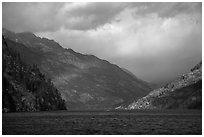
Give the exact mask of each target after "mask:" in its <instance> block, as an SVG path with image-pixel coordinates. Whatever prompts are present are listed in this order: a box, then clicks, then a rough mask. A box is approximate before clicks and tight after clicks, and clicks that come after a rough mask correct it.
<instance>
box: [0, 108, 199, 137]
mask: <svg viewBox="0 0 204 137" xmlns="http://www.w3.org/2000/svg"><path fill="white" fill-rule="evenodd" d="M2 122H3V128H2V134H3V135H57V134H58V135H123V134H126V135H185V134H188V135H201V134H202V111H201V110H183V111H179V110H171V111H170V110H167V111H165V110H162V111H120V112H117V111H114V112H111V111H110V112H105V111H88V112H87V111H80V112H77V111H72V112H68V111H56V112H36V113H4V114H3V121H2Z"/></svg>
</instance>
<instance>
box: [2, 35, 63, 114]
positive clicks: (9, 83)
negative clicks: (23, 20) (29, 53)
mask: <svg viewBox="0 0 204 137" xmlns="http://www.w3.org/2000/svg"><path fill="white" fill-rule="evenodd" d="M2 87H3V90H2V105H3V106H2V109H3V112H21V111H44V110H59V109H65V103H64V100H62V98H61V95H60V92H59V91H58V90H57V89H56V88H55V87H54V85H53V83H52V82H51V80H50V79H46V78H45V75H44V74H42V73H41V72H40V70H39V69H38V67H37V65H32V66H30V65H28V64H26V63H25V62H24V61H22V59H21V55H20V54H19V53H18V52H16V51H14V50H13V49H12V48H10V47H9V45H8V44H7V43H6V41H5V40H4V37H3V38H2Z"/></svg>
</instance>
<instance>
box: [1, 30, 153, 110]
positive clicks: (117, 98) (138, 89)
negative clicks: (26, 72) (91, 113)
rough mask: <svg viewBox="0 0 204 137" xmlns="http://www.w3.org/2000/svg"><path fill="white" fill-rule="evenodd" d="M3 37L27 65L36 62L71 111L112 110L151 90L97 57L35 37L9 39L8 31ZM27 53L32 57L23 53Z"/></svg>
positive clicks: (11, 37) (10, 37)
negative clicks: (19, 53)
mask: <svg viewBox="0 0 204 137" xmlns="http://www.w3.org/2000/svg"><path fill="white" fill-rule="evenodd" d="M3 34H4V35H5V36H6V40H7V41H8V43H10V44H11V45H13V48H15V49H16V50H18V51H19V52H21V53H22V55H23V56H24V58H26V59H27V61H28V62H35V63H36V64H37V65H38V66H39V68H40V70H41V71H42V72H43V73H45V74H46V76H47V77H50V78H51V79H52V81H53V83H54V85H55V86H56V87H57V88H58V89H59V91H60V92H61V94H62V98H63V99H65V100H66V105H67V108H69V109H107V108H113V106H115V105H116V104H118V103H123V102H126V101H128V100H130V99H132V98H135V97H142V96H144V95H146V94H148V92H149V91H150V90H152V88H151V87H150V86H149V84H147V83H146V82H143V81H142V80H139V79H136V78H135V77H133V76H131V75H130V74H128V73H127V72H125V71H123V70H122V69H121V68H120V67H119V66H117V65H115V64H111V63H109V62H108V61H106V60H101V59H99V58H98V57H96V56H94V55H83V54H81V53H77V52H75V51H74V50H72V49H64V48H62V47H61V46H60V45H59V44H58V43H57V42H55V41H53V40H49V39H45V38H40V37H37V38H36V37H35V36H34V35H32V36H31V37H28V38H27V37H23V36H22V33H21V35H18V33H11V34H12V35H11V36H10V33H6V31H5V30H4V32H3ZM14 34H15V35H16V36H15V35H14ZM32 37H34V38H32ZM16 39H17V41H18V44H16ZM18 39H19V40H18ZM19 47H21V48H19ZM26 48H27V49H26ZM24 49H26V51H27V52H29V54H28V53H23V50H24ZM30 55H33V56H32V57H31V56H30ZM35 59H37V60H38V61H34V60H35Z"/></svg>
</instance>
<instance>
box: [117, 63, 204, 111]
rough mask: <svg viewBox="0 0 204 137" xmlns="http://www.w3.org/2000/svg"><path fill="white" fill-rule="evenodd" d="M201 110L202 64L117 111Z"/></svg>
mask: <svg viewBox="0 0 204 137" xmlns="http://www.w3.org/2000/svg"><path fill="white" fill-rule="evenodd" d="M120 108H122V109H201V108H202V62H200V63H198V64H197V65H196V66H195V67H193V68H192V69H191V72H189V73H187V74H183V75H181V76H180V77H178V78H177V79H175V80H173V81H172V82H170V83H167V84H166V85H165V86H163V87H160V88H158V89H156V90H153V91H152V92H150V93H149V94H148V95H147V96H144V97H142V98H140V99H138V100H136V101H134V102H133V103H130V104H129V105H128V107H122V106H119V107H118V108H117V109H120Z"/></svg>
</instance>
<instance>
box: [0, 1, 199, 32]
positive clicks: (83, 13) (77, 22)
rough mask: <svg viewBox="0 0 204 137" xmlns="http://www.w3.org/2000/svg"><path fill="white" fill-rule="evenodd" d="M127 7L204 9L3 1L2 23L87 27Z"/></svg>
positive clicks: (170, 7)
mask: <svg viewBox="0 0 204 137" xmlns="http://www.w3.org/2000/svg"><path fill="white" fill-rule="evenodd" d="M126 8H137V10H136V12H135V13H134V14H136V15H145V14H148V13H157V14H158V15H159V16H161V17H171V16H175V15H176V14H180V13H183V12H186V13H192V12H201V3H191V4H188V3H105V2H101V3H3V12H2V19H3V21H2V24H3V27H6V28H8V29H11V30H14V31H32V32H43V31H56V30H59V29H60V28H65V29H77V30H88V29H95V28H97V27H99V26H101V25H104V24H106V23H110V22H111V21H112V20H113V19H114V18H115V16H116V15H118V14H119V13H120V12H121V11H123V10H124V9H126Z"/></svg>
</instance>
